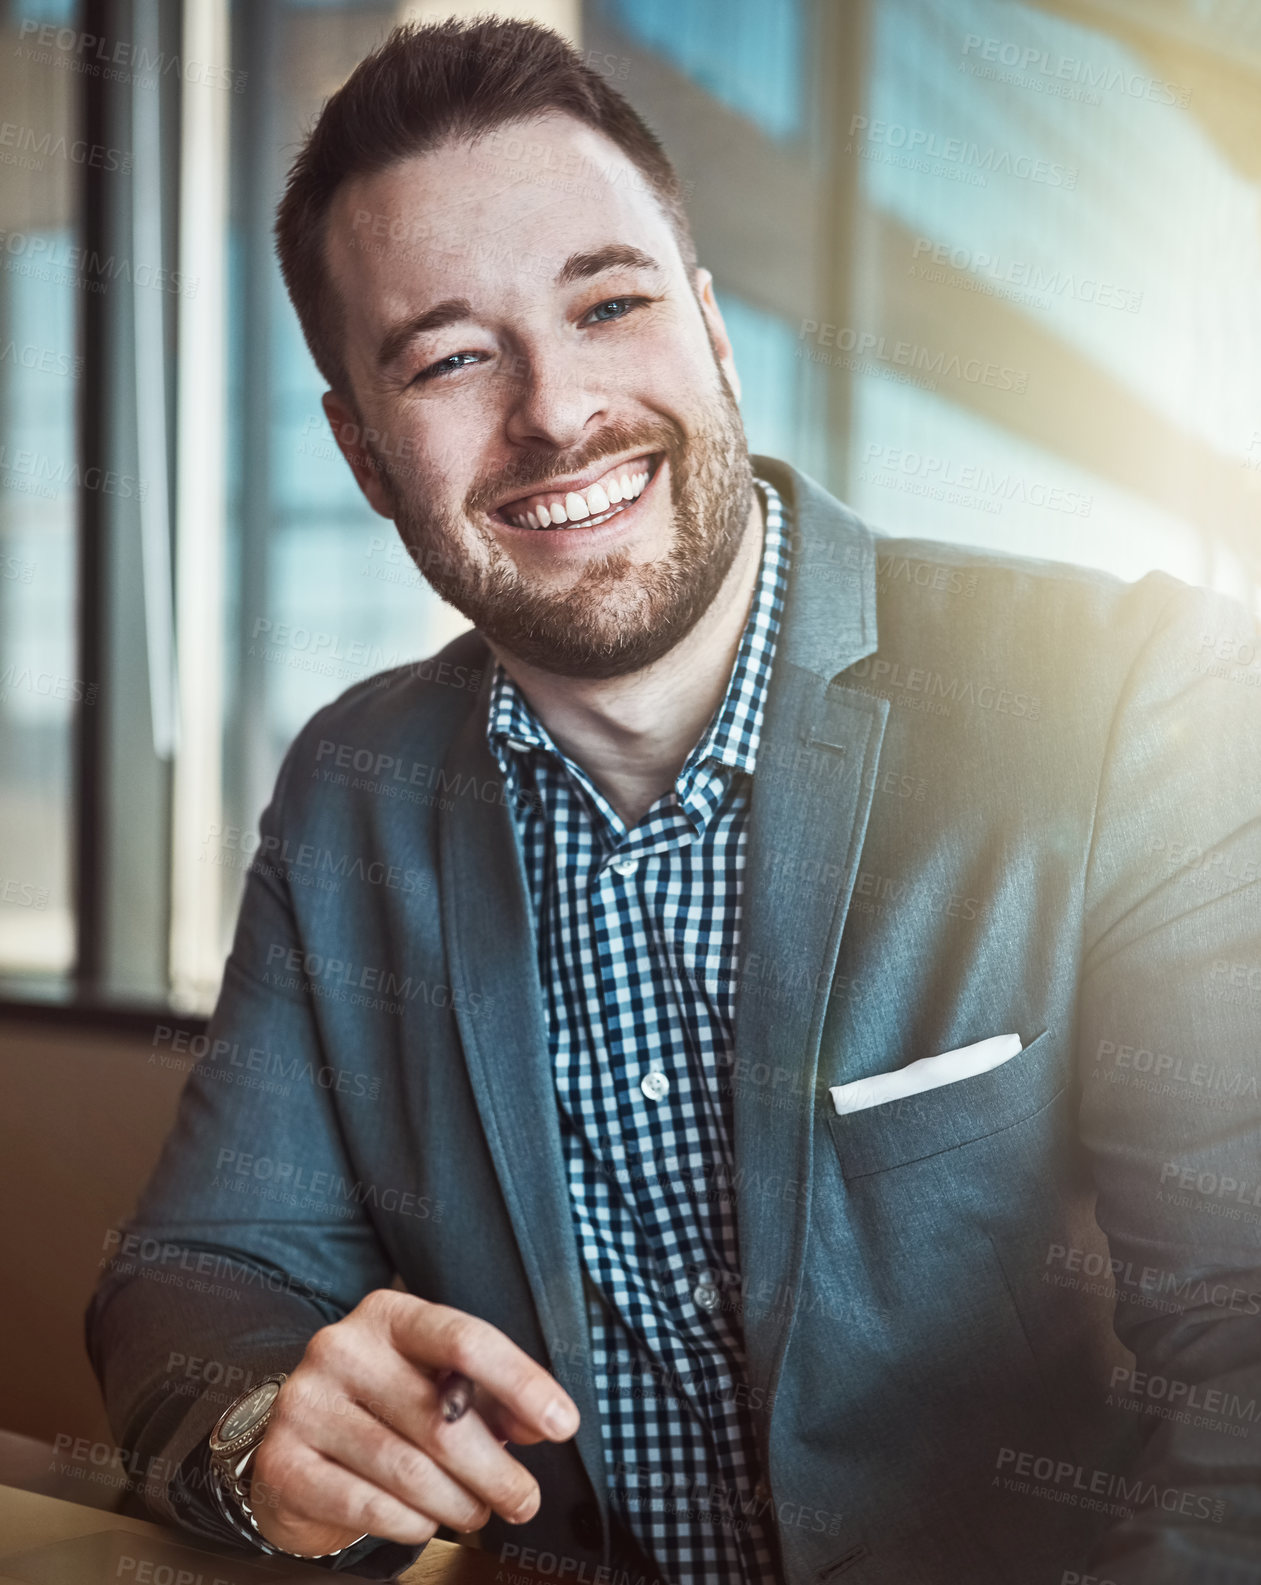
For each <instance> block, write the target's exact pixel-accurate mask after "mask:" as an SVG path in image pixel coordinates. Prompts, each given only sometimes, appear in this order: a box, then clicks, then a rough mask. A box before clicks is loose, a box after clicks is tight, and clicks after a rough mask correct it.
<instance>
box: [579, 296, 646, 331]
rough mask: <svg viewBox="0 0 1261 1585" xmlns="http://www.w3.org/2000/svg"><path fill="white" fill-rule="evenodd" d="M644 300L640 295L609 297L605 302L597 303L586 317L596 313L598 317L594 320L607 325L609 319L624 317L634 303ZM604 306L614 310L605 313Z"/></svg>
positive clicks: (598, 323)
mask: <svg viewBox="0 0 1261 1585" xmlns="http://www.w3.org/2000/svg"><path fill="white" fill-rule="evenodd" d="M645 300H646V299H644V298H642V297H610V298H609V300H608V301H607V302H604V303H597V304H596V306H595V307H594V308H593V309H592V310H591V313H590V314H589V315H588V316H587V317H588V318H592V317H594V316H597V315H598V316H599V317H598V318H596V321H595V322H596V324H597V325H607V324H608V323H609V321H610V320H613V319H625V318H626V315H627V314H628V313H629V312H630V311H631V309H632V308H634V307H635V306H636V304H638V303H642V302H644V301H645ZM606 308H611V309H615V310H616V312H614V313H610V314H606V313H605V312H604V311H605V309H606Z"/></svg>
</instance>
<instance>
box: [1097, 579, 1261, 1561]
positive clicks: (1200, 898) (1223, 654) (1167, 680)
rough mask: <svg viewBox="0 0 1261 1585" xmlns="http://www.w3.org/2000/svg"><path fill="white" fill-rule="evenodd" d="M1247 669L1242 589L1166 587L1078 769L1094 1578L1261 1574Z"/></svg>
mask: <svg viewBox="0 0 1261 1585" xmlns="http://www.w3.org/2000/svg"><path fill="white" fill-rule="evenodd" d="M1170 582H1171V583H1172V580H1170ZM1259 685H1261V644H1259V642H1258V634H1257V631H1256V624H1255V623H1254V622H1253V620H1252V619H1251V618H1250V617H1249V615H1248V614H1247V612H1246V611H1244V610H1243V608H1242V607H1240V606H1238V605H1236V604H1234V603H1233V602H1232V601H1229V600H1227V599H1225V598H1223V597H1219V596H1215V595H1212V594H1210V593H1208V592H1207V591H1204V590H1194V589H1187V588H1185V587H1184V586H1177V587H1176V588H1175V589H1174V592H1173V594H1172V595H1171V596H1170V598H1169V600H1168V601H1167V602H1166V604H1165V605H1164V607H1163V610H1162V613H1161V616H1160V618H1159V620H1158V622H1157V623H1156V626H1155V629H1154V631H1153V632H1152V633H1151V635H1150V637H1149V638H1148V640H1147V641H1146V643H1145V645H1144V646H1143V648H1142V651H1141V653H1140V654H1139V656H1138V659H1137V661H1136V663H1135V665H1134V666H1133V667H1132V669H1131V672H1130V675H1129V678H1128V681H1127V683H1126V686H1125V688H1124V690H1123V693H1122V696H1121V700H1120V704H1119V708H1118V710H1117V713H1116V716H1115V719H1114V721H1113V724H1112V730H1111V735H1110V741H1109V745H1108V750H1107V754H1106V759H1105V763H1104V767H1103V772H1102V776H1101V783H1100V787H1099V795H1098V804H1097V811H1096V823H1095V829H1094V833H1093V838H1092V846H1091V852H1090V857H1089V864H1088V872H1087V894H1086V895H1087V910H1086V923H1085V940H1084V942H1083V972H1082V979H1081V987H1080V1000H1079V1024H1078V1045H1077V1053H1078V1065H1079V1066H1078V1072H1079V1078H1080V1082H1081V1109H1080V1137H1081V1140H1082V1143H1083V1145H1084V1146H1085V1148H1086V1150H1087V1152H1088V1154H1089V1157H1090V1159H1091V1162H1092V1166H1093V1172H1094V1178H1095V1183H1096V1187H1097V1203H1096V1217H1097V1220H1098V1223H1099V1226H1100V1228H1101V1229H1102V1231H1103V1232H1104V1234H1105V1235H1106V1237H1107V1240H1108V1244H1109V1256H1110V1265H1111V1268H1112V1282H1113V1285H1114V1287H1115V1290H1116V1296H1117V1297H1116V1309H1115V1321H1114V1325H1115V1330H1116V1332H1117V1335H1118V1336H1119V1338H1120V1339H1121V1341H1122V1342H1123V1343H1124V1344H1125V1345H1126V1346H1127V1347H1128V1348H1129V1349H1130V1350H1132V1351H1133V1354H1134V1365H1133V1369H1132V1370H1131V1371H1130V1372H1129V1374H1128V1375H1126V1376H1124V1378H1123V1379H1115V1381H1114V1386H1115V1391H1116V1396H1117V1399H1118V1400H1119V1401H1121V1402H1122V1404H1123V1412H1127V1413H1129V1414H1132V1415H1134V1416H1135V1417H1137V1419H1138V1423H1139V1424H1140V1426H1141V1427H1143V1440H1142V1444H1141V1451H1140V1453H1139V1455H1138V1458H1137V1461H1136V1462H1135V1464H1134V1466H1133V1467H1132V1468H1130V1469H1126V1470H1115V1471H1113V1470H1110V1471H1102V1472H1094V1471H1091V1472H1088V1480H1089V1482H1092V1483H1093V1484H1091V1486H1090V1489H1092V1490H1093V1491H1095V1492H1097V1493H1099V1494H1100V1495H1101V1496H1102V1497H1103V1498H1105V1499H1106V1500H1107V1501H1108V1502H1109V1503H1110V1504H1115V1506H1114V1507H1113V1508H1112V1512H1113V1513H1114V1515H1117V1518H1116V1520H1115V1522H1114V1523H1113V1524H1112V1525H1111V1526H1110V1527H1109V1528H1108V1529H1107V1530H1106V1531H1105V1533H1104V1535H1103V1538H1102V1540H1101V1543H1100V1544H1099V1545H1098V1547H1097V1549H1096V1551H1095V1553H1094V1555H1093V1557H1092V1560H1091V1564H1090V1568H1091V1570H1092V1572H1093V1573H1094V1574H1096V1575H1097V1576H1098V1577H1099V1578H1100V1579H1107V1580H1110V1581H1115V1582H1116V1585H1209V1582H1210V1581H1212V1582H1216V1581H1220V1582H1222V1585H1228V1582H1230V1581H1236V1580H1238V1581H1240V1582H1242V1581H1244V1580H1253V1579H1261V1423H1258V1419H1256V1418H1254V1416H1256V1415H1258V1405H1261V1100H1259V1098H1258V1091H1259V1088H1261V1085H1259V1080H1261V686H1259ZM1083 1280H1084V1279H1083ZM1127 1512H1128V1514H1129V1516H1128V1517H1125V1516H1124V1515H1125V1514H1126V1513H1127Z"/></svg>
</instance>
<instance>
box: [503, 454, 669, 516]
mask: <svg viewBox="0 0 1261 1585" xmlns="http://www.w3.org/2000/svg"><path fill="white" fill-rule="evenodd" d="M648 478H649V474H648V469H647V468H641V469H640V470H639V471H638V472H637V473H615V474H611V475H610V476H609V478H608V480H607V482H604V483H600V484H593V485H591V486H590V487H589V488H588V489H587V491H586V492H585V494H581V495H580V494H579V493H578V491H577V490H570V491H568V492H567V494H566V496H565V499H564V503H563V504H561V503H560V502H558V503H557V504H556V505H555V506H551V507H548V506H542V505H540V506H536V507H534V508H533V509H532V510H531V511H529V512H524V513H519V514H518V515H517V516H516V517H513V518H511V519H510V521H511V522H513V523H515V524H516V526H517V527H518V528H557V527H559V526H560V525H561V524H562V523H574V522H581V521H582V520H584V519H586V518H591V519H592V524H593V525H594V522H595V521H596V520H598V521H601V522H603V521H605V520H606V519H607V518H608V517H609V516H611V515H612V513H611V511H610V508H613V507H618V506H624V505H628V504H629V503H630V502H631V501H635V500H638V498H639V497H640V496H641V495H642V494H643V492H644V488H645V486H646V485H647V483H648Z"/></svg>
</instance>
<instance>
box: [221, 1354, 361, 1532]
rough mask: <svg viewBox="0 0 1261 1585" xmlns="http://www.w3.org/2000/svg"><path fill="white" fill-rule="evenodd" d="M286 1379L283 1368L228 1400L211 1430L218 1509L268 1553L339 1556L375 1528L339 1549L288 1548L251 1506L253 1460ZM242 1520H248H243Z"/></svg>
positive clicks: (234, 1526) (235, 1526)
mask: <svg viewBox="0 0 1261 1585" xmlns="http://www.w3.org/2000/svg"><path fill="white" fill-rule="evenodd" d="M288 1379H289V1378H288V1376H287V1375H286V1374H285V1373H284V1372H283V1371H281V1372H278V1373H277V1374H276V1375H274V1376H264V1378H263V1379H262V1381H260V1382H258V1383H257V1385H256V1386H253V1387H251V1388H250V1389H249V1391H248V1392H243V1393H242V1394H241V1396H240V1397H239V1398H238V1399H237V1400H236V1401H235V1402H234V1403H230V1404H229V1405H228V1407H227V1408H226V1409H225V1410H224V1411H223V1413H222V1414H221V1415H220V1416H219V1418H218V1420H217V1421H216V1422H215V1428H214V1430H213V1431H212V1432H211V1433H210V1469H211V1473H212V1474H213V1475H214V1477H215V1480H214V1488H215V1493H216V1495H217V1496H218V1499H219V1507H220V1509H221V1510H222V1512H223V1515H224V1517H225V1518H226V1519H227V1520H228V1522H229V1523H230V1524H231V1525H232V1527H233V1528H234V1529H235V1530H237V1531H238V1532H239V1533H240V1534H241V1535H243V1536H245V1537H246V1538H247V1539H248V1540H250V1541H252V1542H253V1543H254V1545H255V1546H256V1547H258V1548H260V1550H261V1551H263V1552H265V1553H266V1554H267V1556H268V1557H300V1558H320V1557H337V1556H339V1555H340V1554H341V1553H342V1552H345V1551H348V1550H349V1548H350V1547H352V1546H358V1545H359V1542H360V1541H365V1540H366V1539H367V1538H368V1536H369V1535H370V1534H371V1532H370V1531H368V1530H365V1531H364V1533H363V1535H361V1536H359V1537H358V1538H357V1539H356V1540H354V1541H348V1542H347V1543H346V1545H345V1546H343V1547H338V1548H337V1550H336V1551H335V1552H289V1551H286V1549H285V1548H284V1547H279V1546H276V1545H275V1543H274V1542H271V1541H269V1540H268V1539H267V1537H266V1536H265V1535H264V1534H263V1532H262V1531H261V1530H260V1529H259V1528H258V1521H257V1520H256V1519H255V1518H254V1511H253V1509H252V1508H251V1507H250V1482H249V1467H250V1461H251V1460H252V1459H253V1457H254V1454H255V1453H256V1452H257V1451H258V1446H259V1443H260V1442H261V1441H262V1440H263V1433H264V1432H265V1431H266V1430H267V1423H268V1421H269V1420H270V1419H271V1412H272V1409H273V1408H274V1407H275V1404H276V1399H277V1398H278V1397H279V1396H280V1389H281V1387H283V1386H284V1384H285V1382H286V1381H287V1380H288ZM242 1518H244V1520H245V1524H242V1523H241V1520H242ZM246 1525H248V1527H249V1528H248V1529H247V1528H246Z"/></svg>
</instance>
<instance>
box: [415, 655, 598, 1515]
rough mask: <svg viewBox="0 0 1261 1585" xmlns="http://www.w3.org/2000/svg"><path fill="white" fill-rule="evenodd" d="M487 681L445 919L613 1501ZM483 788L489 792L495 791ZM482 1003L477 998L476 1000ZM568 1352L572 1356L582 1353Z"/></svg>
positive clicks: (531, 1243)
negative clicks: (491, 736)
mask: <svg viewBox="0 0 1261 1585" xmlns="http://www.w3.org/2000/svg"><path fill="white" fill-rule="evenodd" d="M487 695H488V687H487V686H484V687H483V689H482V691H481V694H480V695H479V698H478V703H477V706H476V707H475V708H474V709H473V710H472V711H471V712H470V715H469V718H468V720H467V721H466V723H465V725H464V726H463V727H462V728H461V731H460V733H459V736H458V737H457V738H456V739H455V741H454V743H453V744H452V747H451V751H450V753H449V755H448V758H447V764H446V767H445V770H446V773H447V776H448V778H449V783H448V785H451V786H453V787H454V788H455V789H456V791H455V793H454V795H453V796H451V797H449V798H448V799H447V800H446V805H447V806H446V807H445V808H442V809H440V811H439V827H440V831H439V845H440V854H439V865H440V888H439V891H440V898H441V908H442V927H443V934H444V937H445V940H446V948H447V957H448V962H449V964H450V971H451V983H452V988H453V990H454V989H456V988H463V989H464V990H465V991H466V992H471V991H474V990H477V989H484V988H485V987H486V986H488V985H493V986H494V995H493V996H492V997H491V998H489V1000H488V1001H487V1002H483V1004H482V1006H481V1007H480V1008H478V1010H477V1011H476V1012H471V1011H470V1010H469V1007H470V997H469V995H467V994H466V995H463V996H455V997H454V998H453V1000H454V1002H455V1008H456V1021H457V1024H458V1026H459V1031H460V1038H461V1041H462V1042H463V1046H464V1053H465V1059H466V1061H467V1063H468V1071H469V1078H470V1082H471V1084H472V1088H473V1093H474V1095H475V1097H476V1099H477V1107H478V1111H479V1113H480V1115H481V1120H482V1126H483V1128H484V1129H485V1132H486V1139H487V1142H488V1144H489V1147H490V1151H491V1155H492V1156H493V1158H494V1162H495V1168H496V1171H497V1173H498V1176H499V1184H500V1187H501V1189H502V1191H503V1196H504V1199H505V1201H506V1202H507V1206H508V1214H509V1216H510V1218H511V1221H512V1226H513V1231H514V1232H515V1234H516V1238H517V1244H518V1246H519V1248H520V1250H521V1255H522V1259H523V1261H524V1264H525V1268H526V1272H527V1275H528V1277H529V1282H530V1290H531V1293H532V1294H533V1297H534V1303H535V1306H536V1308H537V1311H538V1315H539V1320H540V1322H541V1324H542V1328H543V1335H544V1338H545V1340H546V1341H547V1342H548V1346H549V1349H550V1348H551V1345H552V1342H553V1341H557V1342H559V1343H560V1345H561V1346H560V1348H559V1350H555V1351H554V1357H553V1359H552V1362H551V1368H552V1373H553V1374H554V1375H555V1377H556V1379H557V1380H558V1381H559V1382H560V1383H561V1385H562V1386H563V1387H564V1388H565V1390H566V1392H568V1393H569V1396H570V1397H571V1398H572V1399H573V1400H574V1403H575V1404H576V1405H577V1407H578V1411H579V1413H580V1414H581V1416H582V1424H581V1426H580V1428H579V1430H578V1435H577V1437H576V1441H577V1445H578V1451H579V1454H580V1455H581V1457H582V1461H583V1464H584V1466H585V1467H586V1471H587V1474H588V1476H589V1477H590V1479H591V1482H592V1485H593V1486H594V1488H595V1490H596V1492H597V1493H598V1494H599V1495H600V1498H601V1502H603V1500H604V1490H605V1485H604V1453H603V1441H602V1437H601V1430H600V1415H599V1409H598V1406H597V1403H596V1398H595V1392H594V1389H593V1386H592V1383H591V1379H590V1372H589V1371H588V1370H586V1369H585V1368H584V1363H583V1362H585V1361H586V1360H587V1359H588V1358H589V1355H588V1352H587V1347H586V1343H587V1317H586V1308H585V1301H584V1297H583V1283H582V1274H581V1270H580V1268H579V1264H578V1251H577V1246H576V1244H575V1241H574V1232H573V1219H572V1213H571V1211H570V1205H569V1190H568V1175H567V1172H566V1169H565V1161H564V1153H563V1149H562V1145H561V1138H560V1125H559V1122H558V1119H557V1110H556V1095H555V1089H554V1086H553V1079H552V1064H551V1058H550V1054H549V1051H548V1041H547V1029H546V1023H545V1018H544V1013H543V999H542V995H541V992H540V987H539V977H538V959H537V953H536V946H535V932H534V922H533V917H532V913H531V909H530V902H529V896H528V893H527V890H526V881H525V875H524V873H523V869H522V865H521V859H520V854H519V851H518V846H517V841H516V836H515V832H514V829H513V825H512V814H511V812H510V810H509V809H508V808H507V807H506V805H505V803H504V802H503V801H501V800H502V798H503V796H504V795H503V793H502V784H503V777H502V774H501V772H500V769H499V766H498V764H497V763H496V762H495V759H494V757H493V755H492V754H491V752H490V749H489V746H488V745H487V743H486V735H485V734H486V700H487ZM483 795H486V796H485V797H484V796H483ZM471 1002H472V1006H473V1007H477V1003H478V998H477V997H472V998H471ZM571 1361H572V1362H573V1363H571Z"/></svg>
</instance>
